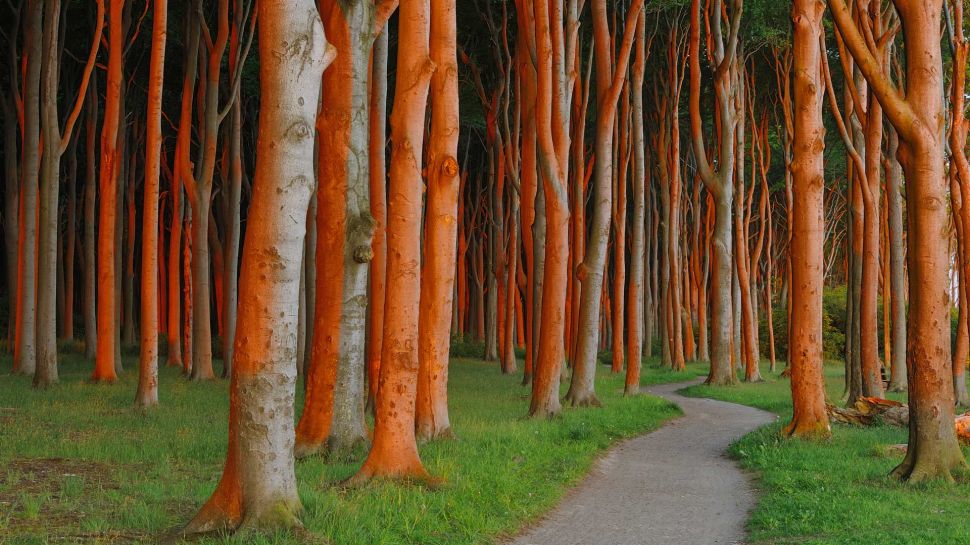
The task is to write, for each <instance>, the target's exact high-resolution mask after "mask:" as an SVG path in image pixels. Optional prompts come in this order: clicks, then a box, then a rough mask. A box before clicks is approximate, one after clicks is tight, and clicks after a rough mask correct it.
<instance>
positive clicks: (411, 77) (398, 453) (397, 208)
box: [350, 0, 450, 483]
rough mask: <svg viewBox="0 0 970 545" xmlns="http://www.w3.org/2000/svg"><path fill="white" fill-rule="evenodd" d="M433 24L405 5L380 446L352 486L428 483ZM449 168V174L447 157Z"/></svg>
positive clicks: (377, 423)
mask: <svg viewBox="0 0 970 545" xmlns="http://www.w3.org/2000/svg"><path fill="white" fill-rule="evenodd" d="M445 5H446V6H447V4H445ZM435 6H436V7H438V8H440V7H441V4H435ZM442 17H445V18H447V16H446V15H443V16H442ZM431 21H432V10H431V6H430V4H429V1H428V0H405V2H403V4H402V5H401V8H400V12H399V16H398V36H399V40H400V41H402V42H404V43H407V44H409V46H408V47H401V48H398V56H397V80H396V85H395V87H396V89H399V90H401V92H397V93H395V95H394V106H393V108H392V110H391V119H390V125H391V141H392V142H393V143H394V145H393V148H392V150H391V163H390V186H389V194H388V200H387V203H388V207H387V295H386V299H385V303H384V338H383V341H382V347H383V348H382V350H383V354H382V356H381V368H380V378H379V381H378V387H377V402H376V405H375V411H374V413H375V415H374V441H373V443H372V444H371V448H370V452H369V453H368V454H367V459H366V460H365V461H364V464H363V466H362V467H361V468H360V470H359V471H358V472H357V473H356V474H355V475H354V476H353V477H352V478H351V479H350V482H351V483H360V482H364V481H367V480H370V479H373V478H375V477H389V478H427V471H426V470H425V469H424V466H423V465H422V463H421V459H420V457H419V455H418V447H417V441H416V439H415V431H414V415H415V399H416V395H417V382H418V369H419V356H418V353H417V351H416V350H414V347H416V346H419V342H420V341H419V336H418V325H419V317H420V294H421V268H420V263H419V262H418V259H417V257H418V256H419V255H420V250H421V246H420V242H421V200H422V199H421V189H422V188H421V186H422V180H421V164H422V160H421V158H422V157H423V149H424V118H425V114H426V112H427V101H428V92H429V88H430V85H431V78H432V76H433V74H434V72H435V70H436V65H435V63H434V61H433V60H432V58H431V56H430V43H429V36H430V32H431V30H430V23H431ZM405 90H406V91H405ZM445 161H446V163H445V164H444V165H443V166H444V167H447V166H448V163H447V158H445ZM444 174H448V172H447V171H446V172H444ZM449 175H450V174H449Z"/></svg>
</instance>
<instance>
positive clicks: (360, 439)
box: [293, 433, 370, 462]
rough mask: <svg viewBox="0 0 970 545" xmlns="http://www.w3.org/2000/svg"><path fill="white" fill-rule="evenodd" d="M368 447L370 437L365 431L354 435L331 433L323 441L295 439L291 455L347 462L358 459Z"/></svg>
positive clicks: (299, 458)
mask: <svg viewBox="0 0 970 545" xmlns="http://www.w3.org/2000/svg"><path fill="white" fill-rule="evenodd" d="M368 448H370V437H368V436H367V434H366V433H364V434H362V435H354V436H350V435H348V436H336V435H331V436H330V437H327V439H326V440H325V441H319V442H313V443H307V442H301V441H299V439H298V440H297V443H296V445H295V446H294V448H293V455H294V457H295V458H296V459H297V460H302V459H304V458H310V457H313V456H320V457H322V458H323V459H324V460H326V461H327V462H348V461H355V460H360V459H361V458H363V457H364V456H365V455H366V454H367V449H368Z"/></svg>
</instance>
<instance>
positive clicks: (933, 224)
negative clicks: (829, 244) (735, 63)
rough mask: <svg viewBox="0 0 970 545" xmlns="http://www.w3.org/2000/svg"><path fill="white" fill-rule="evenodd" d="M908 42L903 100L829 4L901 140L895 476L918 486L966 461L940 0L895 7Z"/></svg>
mask: <svg viewBox="0 0 970 545" xmlns="http://www.w3.org/2000/svg"><path fill="white" fill-rule="evenodd" d="M894 5H895V6H896V10H897V12H898V14H899V18H900V20H901V22H902V30H903V39H904V41H905V44H906V49H905V51H906V94H905V95H902V94H900V92H899V91H898V90H897V89H896V87H895V86H894V85H893V83H892V81H891V80H890V78H889V75H888V74H887V72H886V71H885V70H884V65H883V63H882V62H880V60H879V59H878V58H877V56H876V53H877V52H876V51H873V49H872V48H871V45H870V44H867V43H866V41H865V39H864V38H863V36H862V32H861V31H860V30H859V28H858V27H857V26H856V25H855V23H854V22H853V21H852V15H851V14H850V12H849V9H848V7H847V6H846V5H845V2H844V1H843V0H829V8H830V9H831V11H832V18H833V20H834V21H835V23H836V25H837V26H838V29H839V32H840V33H841V34H842V37H843V39H844V40H845V45H846V48H847V49H848V51H849V52H850V53H851V54H852V56H853V58H855V60H856V63H857V65H858V67H859V70H860V71H861V72H862V73H863V75H864V76H865V77H866V79H867V80H868V81H869V84H870V86H871V88H872V91H873V93H874V94H875V95H876V96H877V97H878V99H879V101H880V102H881V103H882V105H883V108H884V111H885V113H886V117H887V118H888V119H889V121H890V123H892V124H893V126H894V127H895V128H896V132H897V134H898V135H899V151H898V158H899V163H900V165H902V167H903V172H904V173H905V175H906V179H907V183H906V202H907V204H908V212H909V213H908V214H907V227H908V229H907V232H908V233H909V241H910V242H909V252H908V255H907V261H908V265H909V274H910V283H909V317H910V323H909V337H908V340H907V345H908V348H907V374H908V380H909V404H910V426H909V430H910V431H909V442H910V444H909V448H908V449H907V451H906V458H905V459H904V460H903V462H902V463H901V464H900V465H899V466H898V467H897V468H896V469H895V470H894V471H893V475H894V476H896V477H898V478H900V479H902V480H905V481H909V482H913V483H918V482H922V481H926V480H930V479H937V478H943V479H947V480H952V479H953V476H952V472H953V471H955V470H956V471H962V470H964V469H965V468H966V466H967V462H966V460H965V459H964V458H963V454H962V453H961V451H960V448H959V446H958V445H957V441H956V432H955V431H954V429H953V426H952V425H951V422H952V421H953V383H952V380H953V379H952V376H951V374H950V361H949V360H950V358H949V354H950V342H949V327H948V325H947V324H949V320H947V319H945V317H946V315H947V309H946V303H945V301H944V300H943V298H942V297H932V296H930V295H927V294H932V293H934V292H935V293H938V294H939V293H943V292H944V290H945V287H944V286H945V285H946V275H947V268H946V266H945V264H946V262H947V259H946V248H945V244H944V242H943V241H942V239H941V237H940V233H942V232H943V225H944V224H945V223H946V207H945V205H944V202H945V200H946V199H945V192H946V183H945V180H944V161H943V128H944V127H943V119H944V116H943V109H944V108H943V100H942V95H941V93H940V89H941V88H942V80H941V79H940V78H942V77H943V76H942V72H943V71H942V64H943V61H942V51H941V47H940V40H938V39H937V30H938V29H939V28H940V24H941V21H940V18H941V14H942V8H943V2H942V0H932V1H930V2H928V3H927V2H915V1H908V0H896V1H895V2H894Z"/></svg>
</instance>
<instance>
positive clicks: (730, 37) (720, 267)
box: [689, 0, 743, 384]
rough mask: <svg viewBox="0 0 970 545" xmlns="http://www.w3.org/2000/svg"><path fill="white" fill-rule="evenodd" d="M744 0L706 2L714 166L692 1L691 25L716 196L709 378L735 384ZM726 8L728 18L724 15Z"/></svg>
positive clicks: (695, 103) (708, 176) (700, 143)
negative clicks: (735, 213) (715, 127)
mask: <svg viewBox="0 0 970 545" xmlns="http://www.w3.org/2000/svg"><path fill="white" fill-rule="evenodd" d="M742 7H743V0H731V4H730V6H726V5H722V2H721V0H714V1H713V2H711V3H710V5H708V6H707V9H708V11H707V17H706V19H705V20H709V21H710V24H709V28H708V35H709V37H710V39H709V40H708V43H709V44H711V46H713V49H712V48H711V47H710V46H709V48H708V51H707V54H708V57H709V58H710V61H711V64H712V69H713V73H714V97H715V106H716V112H717V116H718V119H719V125H720V127H719V132H718V146H719V147H718V155H717V157H718V160H717V163H716V168H715V166H714V165H713V164H712V163H711V161H710V159H709V158H708V155H707V145H706V144H705V142H704V140H705V138H704V131H703V119H702V117H701V96H700V95H701V60H700V42H701V4H700V0H692V1H691V14H692V15H691V27H690V51H689V57H690V139H691V144H692V146H693V150H694V157H695V159H696V161H697V172H698V173H699V174H700V177H701V179H702V180H703V181H704V185H705V187H706V188H707V190H708V192H710V194H711V196H712V197H713V199H714V205H715V213H714V231H713V234H712V237H713V238H712V241H711V244H712V246H713V260H712V266H711V320H710V324H711V326H710V328H711V337H710V342H711V372H710V375H709V376H708V377H707V382H708V383H709V384H733V383H735V382H737V375H736V374H735V372H734V370H733V365H732V363H731V361H732V359H731V358H732V356H731V351H732V350H731V346H732V341H731V338H732V323H733V321H734V320H733V318H732V310H731V305H729V304H728V303H729V302H730V301H731V300H732V296H731V294H732V278H733V277H734V275H733V274H732V273H731V269H732V264H733V262H734V258H733V246H734V242H733V238H732V237H733V231H732V229H731V224H732V220H731V218H732V215H731V214H732V207H733V203H734V175H735V159H736V155H735V154H736V153H737V150H736V137H737V124H738V121H739V113H738V111H737V102H736V98H737V97H736V92H737V91H736V88H735V87H736V81H737V78H736V71H737V51H738V41H739V36H738V32H739V29H740V25H741V10H742ZM724 13H727V20H726V21H725V20H724Z"/></svg>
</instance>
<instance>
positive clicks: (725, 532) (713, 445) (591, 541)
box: [511, 381, 776, 545]
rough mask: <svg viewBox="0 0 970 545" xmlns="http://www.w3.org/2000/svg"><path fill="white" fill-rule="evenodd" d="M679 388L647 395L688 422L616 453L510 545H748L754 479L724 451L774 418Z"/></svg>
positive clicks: (665, 428)
mask: <svg viewBox="0 0 970 545" xmlns="http://www.w3.org/2000/svg"><path fill="white" fill-rule="evenodd" d="M697 382H699V381H694V382H686V383H684V382H681V383H678V384H664V385H659V386H652V387H649V388H646V389H645V391H646V392H648V393H650V394H653V395H657V396H660V397H663V398H664V399H667V400H669V401H671V402H673V403H676V404H677V405H679V406H680V408H681V409H682V410H683V412H684V416H683V417H681V418H678V419H676V420H673V421H671V422H669V423H668V424H666V425H665V426H663V427H662V428H660V429H659V430H657V431H655V432H653V433H649V434H646V435H643V436H640V437H637V438H634V439H630V440H628V441H624V442H623V443H620V444H619V445H617V446H616V447H614V448H612V449H611V450H610V451H609V452H608V453H607V454H606V455H604V456H603V457H602V458H600V459H599V460H598V461H597V462H596V464H595V465H594V467H593V470H592V472H591V473H590V475H589V476H587V477H586V478H585V479H584V480H583V482H582V483H580V485H579V486H578V487H576V488H575V489H574V490H572V491H570V492H569V493H568V494H567V496H566V498H565V499H564V500H563V502H562V503H561V504H560V505H559V506H558V507H556V509H555V510H553V512H552V513H550V515H549V516H548V517H546V518H545V519H544V520H542V521H541V522H540V523H538V524H537V525H536V526H535V527H533V528H531V529H529V530H528V531H526V532H525V533H524V534H522V535H521V536H519V537H517V538H516V539H514V540H513V541H512V542H511V545H634V544H636V545H653V544H657V545H711V544H726V545H731V544H740V543H744V539H745V530H744V524H745V521H746V520H747V518H748V513H749V512H750V510H751V509H752V507H754V502H755V494H754V490H753V487H752V484H751V481H750V478H749V476H748V475H746V474H745V473H744V472H742V471H741V469H740V468H739V467H738V466H737V464H736V463H735V462H733V461H732V460H730V459H729V458H728V457H727V456H726V454H725V451H726V450H727V448H728V446H729V445H730V444H731V443H732V442H733V441H734V440H736V439H738V438H739V437H741V436H742V435H744V434H746V433H748V432H750V431H752V430H754V429H756V428H758V427H760V426H762V425H764V424H767V423H769V422H772V421H774V420H775V418H776V417H775V415H773V414H770V413H767V412H764V411H761V410H758V409H753V408H750V407H745V406H742V405H736V404H734V403H726V402H723V401H715V400H712V399H698V398H690V397H684V396H681V395H678V394H677V393H676V392H677V390H680V389H681V388H684V387H685V386H689V385H691V384H696V383H697Z"/></svg>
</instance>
